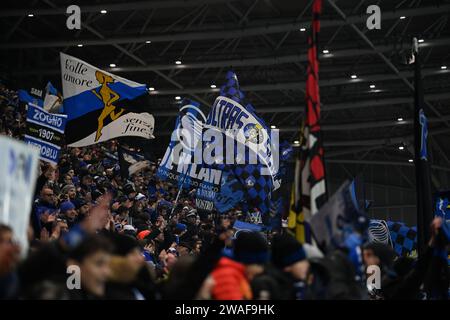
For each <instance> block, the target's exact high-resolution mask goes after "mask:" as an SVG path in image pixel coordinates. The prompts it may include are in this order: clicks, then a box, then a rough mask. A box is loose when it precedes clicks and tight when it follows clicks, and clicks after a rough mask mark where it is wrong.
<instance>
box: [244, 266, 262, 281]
mask: <svg viewBox="0 0 450 320" xmlns="http://www.w3.org/2000/svg"><path fill="white" fill-rule="evenodd" d="M263 272H264V266H262V265H260V264H248V265H246V266H245V274H246V276H247V279H248V280H250V281H252V280H253V278H254V277H256V276H257V275H258V274H261V273H263Z"/></svg>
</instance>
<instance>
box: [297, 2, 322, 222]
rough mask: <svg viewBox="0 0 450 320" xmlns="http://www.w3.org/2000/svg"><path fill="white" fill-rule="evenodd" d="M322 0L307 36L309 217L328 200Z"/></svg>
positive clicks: (305, 180) (305, 181)
mask: <svg viewBox="0 0 450 320" xmlns="http://www.w3.org/2000/svg"><path fill="white" fill-rule="evenodd" d="M321 13H322V0H315V1H314V4H313V20H312V28H311V34H310V36H309V38H308V68H307V79H306V111H305V129H304V133H303V134H304V137H305V145H304V146H303V148H302V152H304V156H305V157H304V159H305V161H304V162H303V168H302V172H301V176H302V186H301V192H302V199H301V202H302V207H303V213H304V215H305V218H306V220H309V218H310V217H311V216H312V215H314V214H316V213H317V211H318V210H319V208H320V207H321V206H322V204H324V203H325V201H326V185H325V164H324V152H323V144H322V133H321V130H320V119H321V118H320V93H319V60H318V44H319V32H320V14H321Z"/></svg>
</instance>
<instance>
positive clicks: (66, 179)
mask: <svg viewBox="0 0 450 320" xmlns="http://www.w3.org/2000/svg"><path fill="white" fill-rule="evenodd" d="M64 183H66V184H71V183H72V177H71V176H70V175H68V174H67V175H66V176H65V177H64Z"/></svg>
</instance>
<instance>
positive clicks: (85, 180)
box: [82, 177, 92, 186]
mask: <svg viewBox="0 0 450 320" xmlns="http://www.w3.org/2000/svg"><path fill="white" fill-rule="evenodd" d="M82 183H83V184H84V185H85V186H90V185H91V184H92V179H91V177H83V181H82Z"/></svg>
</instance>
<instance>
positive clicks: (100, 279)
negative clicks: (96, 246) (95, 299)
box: [80, 251, 111, 296]
mask: <svg viewBox="0 0 450 320" xmlns="http://www.w3.org/2000/svg"><path fill="white" fill-rule="evenodd" d="M110 260H111V255H110V254H109V253H106V252H104V251H98V252H96V253H94V254H92V255H90V256H88V257H86V258H85V259H84V260H83V262H82V263H81V265H80V271H81V287H82V288H83V289H84V290H86V291H88V292H90V293H92V294H94V295H96V296H103V295H104V293H105V282H106V280H107V279H108V276H109V273H110V267H109V261H110Z"/></svg>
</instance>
